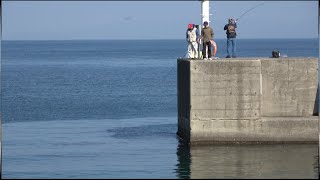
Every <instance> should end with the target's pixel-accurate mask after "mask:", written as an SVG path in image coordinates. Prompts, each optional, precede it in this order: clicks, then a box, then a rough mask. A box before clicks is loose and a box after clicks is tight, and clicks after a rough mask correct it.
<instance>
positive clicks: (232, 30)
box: [224, 18, 237, 58]
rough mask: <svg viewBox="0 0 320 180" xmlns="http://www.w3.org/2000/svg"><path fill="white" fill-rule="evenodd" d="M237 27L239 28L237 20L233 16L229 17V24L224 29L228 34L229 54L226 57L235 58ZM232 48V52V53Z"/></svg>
mask: <svg viewBox="0 0 320 180" xmlns="http://www.w3.org/2000/svg"><path fill="white" fill-rule="evenodd" d="M236 28H237V21H236V20H235V19H233V18H229V19H228V24H226V25H225V26H224V30H227V31H226V34H227V53H228V54H227V56H226V58H231V57H232V58H235V57H236V36H237V33H236ZM231 49H232V54H231Z"/></svg>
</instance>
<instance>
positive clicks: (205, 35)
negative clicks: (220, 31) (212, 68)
mask: <svg viewBox="0 0 320 180" xmlns="http://www.w3.org/2000/svg"><path fill="white" fill-rule="evenodd" d="M203 26H204V28H203V29H202V30H201V38H202V41H203V48H202V54H203V59H204V60H207V53H206V51H207V47H208V57H209V60H212V58H211V56H212V53H211V40H213V34H214V33H213V30H212V28H211V27H210V26H209V23H208V22H207V21H205V22H204V23H203Z"/></svg>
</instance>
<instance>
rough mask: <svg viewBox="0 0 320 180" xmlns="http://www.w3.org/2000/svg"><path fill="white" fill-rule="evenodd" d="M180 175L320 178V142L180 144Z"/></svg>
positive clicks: (177, 169) (190, 176)
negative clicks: (319, 166) (319, 171)
mask: <svg viewBox="0 0 320 180" xmlns="http://www.w3.org/2000/svg"><path fill="white" fill-rule="evenodd" d="M177 156H178V157H177V159H178V163H177V165H176V166H177V168H176V169H175V170H176V176H177V178H184V179H189V178H190V179H194V178H195V179H197V178H318V176H319V173H318V159H319V156H318V145H301V144H299V145H210V146H191V147H189V146H188V145H184V144H182V143H180V144H179V145H178V148H177Z"/></svg>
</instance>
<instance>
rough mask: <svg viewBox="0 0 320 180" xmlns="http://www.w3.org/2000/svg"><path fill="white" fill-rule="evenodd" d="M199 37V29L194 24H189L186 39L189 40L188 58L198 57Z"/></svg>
mask: <svg viewBox="0 0 320 180" xmlns="http://www.w3.org/2000/svg"><path fill="white" fill-rule="evenodd" d="M198 38H199V31H198V29H197V28H195V27H194V24H188V29H187V32H186V40H187V42H188V58H192V59H195V58H197V57H198Z"/></svg>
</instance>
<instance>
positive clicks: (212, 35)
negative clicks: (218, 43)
mask: <svg viewBox="0 0 320 180" xmlns="http://www.w3.org/2000/svg"><path fill="white" fill-rule="evenodd" d="M213 35H214V33H213V29H212V28H211V39H212V40H213Z"/></svg>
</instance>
